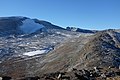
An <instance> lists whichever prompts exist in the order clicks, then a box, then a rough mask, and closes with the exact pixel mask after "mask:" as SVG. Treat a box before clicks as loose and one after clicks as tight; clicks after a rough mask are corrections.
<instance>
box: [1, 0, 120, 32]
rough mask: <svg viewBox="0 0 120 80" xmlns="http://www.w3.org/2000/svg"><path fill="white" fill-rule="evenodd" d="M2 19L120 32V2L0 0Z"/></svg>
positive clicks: (117, 0) (94, 0)
mask: <svg viewBox="0 0 120 80" xmlns="http://www.w3.org/2000/svg"><path fill="white" fill-rule="evenodd" d="M0 16H27V17H30V18H38V19H41V20H46V21H49V22H51V23H53V24H56V25H59V26H62V27H67V26H75V27H79V28H84V29H99V30H102V29H108V28H115V29H119V28H120V0H0Z"/></svg>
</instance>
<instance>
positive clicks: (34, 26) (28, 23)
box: [20, 19, 44, 34]
mask: <svg viewBox="0 0 120 80" xmlns="http://www.w3.org/2000/svg"><path fill="white" fill-rule="evenodd" d="M22 22H23V25H22V26H20V29H21V30H22V31H23V32H24V33H26V34H30V33H34V32H35V31H37V30H39V29H41V28H43V27H44V26H43V25H41V24H39V23H35V21H34V20H32V19H25V20H24V21H22Z"/></svg>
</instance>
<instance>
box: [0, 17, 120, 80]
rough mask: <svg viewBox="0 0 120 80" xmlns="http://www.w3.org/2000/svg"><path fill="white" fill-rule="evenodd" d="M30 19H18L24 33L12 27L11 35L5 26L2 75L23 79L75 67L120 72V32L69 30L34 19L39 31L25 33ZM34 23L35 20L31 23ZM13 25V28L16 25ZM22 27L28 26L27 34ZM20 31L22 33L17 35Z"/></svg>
mask: <svg viewBox="0 0 120 80" xmlns="http://www.w3.org/2000/svg"><path fill="white" fill-rule="evenodd" d="M4 19H5V18H4ZM12 19H13V17H12ZM26 19H27V20H28V18H23V17H22V18H19V19H17V20H20V24H19V25H20V26H19V25H18V24H17V27H18V28H19V29H20V30H19V29H17V28H13V29H11V28H10V29H11V30H10V31H9V33H10V34H8V33H6V31H7V29H4V28H3V27H1V30H2V31H5V32H4V33H5V34H3V33H1V35H2V36H1V37H0V49H1V51H0V60H1V63H0V75H3V76H4V75H7V76H11V77H13V78H19V77H30V76H41V75H43V74H49V73H55V72H67V73H68V74H69V73H71V72H72V70H73V69H74V68H75V69H78V70H84V69H86V70H88V71H89V70H91V69H93V68H94V67H97V68H102V69H104V70H103V72H104V71H105V69H107V68H111V67H114V68H115V69H116V70H119V69H118V68H119V66H120V30H113V29H110V30H104V31H99V32H98V31H90V30H79V31H77V30H76V29H75V30H73V29H71V28H70V29H69V30H68V29H64V28H61V27H59V26H55V25H53V24H51V23H49V22H46V21H41V20H37V19H32V22H31V23H32V24H31V25H36V26H37V28H35V29H34V31H31V29H30V30H27V31H24V30H26V26H22V25H28V23H26V21H25V23H24V24H23V22H24V20H26ZM7 20H8V19H7ZM3 21H4V20H3ZM8 21H9V20H8ZM10 21H11V18H10ZM15 21H16V20H15ZM30 21H31V19H30V20H29V21H28V22H30ZM18 22H19V21H18ZM33 22H34V23H33ZM11 23H12V25H13V23H14V22H10V24H11ZM39 24H40V25H39ZM41 25H42V27H41ZM21 26H22V27H24V29H22V30H23V31H21V28H20V27H21ZM39 26H40V27H39ZM4 27H5V28H8V27H9V26H7V27H6V26H4ZM11 27H12V26H11ZM30 27H32V28H33V26H30ZM16 30H18V31H17V32H19V33H17V32H14V31H16ZM29 32H30V33H29ZM3 35H4V36H3ZM100 74H101V73H100ZM69 76H70V75H69ZM72 76H73V75H72ZM114 77H116V76H114ZM43 80H44V79H43ZM71 80H73V78H71ZM75 80H77V79H75ZM78 80H79V79H78ZM98 80H99V79H98Z"/></svg>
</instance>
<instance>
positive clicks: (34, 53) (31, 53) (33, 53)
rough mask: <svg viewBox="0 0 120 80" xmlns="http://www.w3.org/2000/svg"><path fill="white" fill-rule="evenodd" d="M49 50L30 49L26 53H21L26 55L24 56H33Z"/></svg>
mask: <svg viewBox="0 0 120 80" xmlns="http://www.w3.org/2000/svg"><path fill="white" fill-rule="evenodd" d="M48 52H49V50H47V49H46V50H36V51H31V52H26V53H23V55H26V56H34V55H37V54H44V53H48Z"/></svg>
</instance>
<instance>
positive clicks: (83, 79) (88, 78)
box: [0, 67, 120, 80]
mask: <svg viewBox="0 0 120 80" xmlns="http://www.w3.org/2000/svg"><path fill="white" fill-rule="evenodd" d="M0 80H120V69H118V68H111V67H109V68H107V69H106V68H98V67H94V68H93V69H82V70H77V69H75V68H73V69H72V70H71V71H69V72H52V73H46V74H43V75H39V76H32V77H22V78H16V79H12V78H11V77H8V76H3V77H1V78H0Z"/></svg>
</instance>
